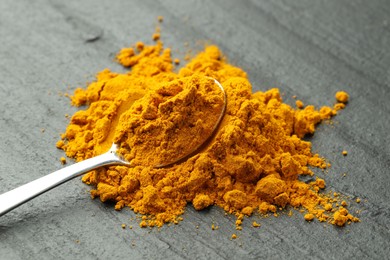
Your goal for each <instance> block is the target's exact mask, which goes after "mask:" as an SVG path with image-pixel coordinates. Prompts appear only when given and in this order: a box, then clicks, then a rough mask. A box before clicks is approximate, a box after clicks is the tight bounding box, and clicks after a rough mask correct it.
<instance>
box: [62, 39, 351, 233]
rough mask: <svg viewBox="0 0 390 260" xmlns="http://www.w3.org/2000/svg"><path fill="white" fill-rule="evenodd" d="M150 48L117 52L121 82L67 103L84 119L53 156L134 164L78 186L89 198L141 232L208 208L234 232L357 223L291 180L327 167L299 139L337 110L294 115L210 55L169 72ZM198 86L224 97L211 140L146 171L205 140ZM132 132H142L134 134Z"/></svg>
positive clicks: (167, 56) (205, 112) (104, 76)
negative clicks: (288, 210)
mask: <svg viewBox="0 0 390 260" xmlns="http://www.w3.org/2000/svg"><path fill="white" fill-rule="evenodd" d="M158 33H159V32H158ZM153 38H154V39H155V40H156V41H157V42H156V44H155V45H152V46H147V45H145V44H143V43H137V44H136V45H134V46H132V47H129V48H124V49H122V50H121V51H120V52H119V54H118V55H117V60H118V62H119V63H120V64H122V65H123V66H125V67H128V68H129V70H128V71H127V72H126V73H115V72H111V71H110V70H108V69H106V70H103V71H102V72H100V73H98V74H97V76H96V81H94V82H92V83H91V84H89V86H88V87H87V88H86V89H81V88H78V89H76V90H75V92H74V95H73V96H72V97H71V100H72V104H73V105H75V106H82V105H83V106H86V109H85V110H79V111H78V112H76V113H75V114H74V115H73V116H72V118H71V120H70V123H69V125H68V127H67V129H66V131H65V133H64V134H63V135H62V140H60V141H59V142H58V143H57V147H58V148H60V149H63V150H64V151H65V153H66V155H67V156H68V157H71V158H74V159H75V160H76V161H81V160H84V159H87V158H90V157H93V156H96V155H99V154H102V153H103V152H105V151H107V150H108V149H109V147H110V146H111V143H113V142H116V143H118V145H119V146H120V149H119V152H120V153H121V154H123V155H124V156H125V158H127V159H128V160H131V161H132V163H133V167H125V166H110V167H102V168H100V169H97V170H94V171H91V172H89V173H87V174H86V175H85V176H84V177H83V178H82V180H83V181H84V182H85V183H87V184H89V185H92V186H93V187H94V189H92V190H91V195H92V197H93V198H96V197H99V198H100V200H101V201H103V202H104V201H108V200H110V201H114V202H116V205H115V209H117V210H120V209H122V208H123V207H130V208H131V209H132V210H133V211H134V212H136V213H140V214H143V215H144V217H143V218H142V221H141V223H140V226H141V227H147V226H162V225H163V224H164V223H167V222H173V223H177V222H178V221H180V220H181V218H179V216H180V215H181V214H182V213H183V212H184V210H185V207H186V205H187V204H189V203H192V205H193V206H194V208H195V209H196V210H202V209H204V208H207V207H210V206H212V205H217V206H219V207H221V208H223V209H224V210H225V211H226V212H228V213H231V214H235V215H236V216H237V220H238V222H237V223H236V225H237V229H241V223H242V220H243V219H244V216H250V215H252V213H253V212H259V213H263V214H267V212H272V213H275V214H276V212H277V211H278V209H279V208H285V207H287V206H288V205H290V206H292V207H294V208H300V207H301V208H304V209H305V211H306V212H307V214H308V215H306V216H305V219H307V220H313V219H314V218H316V219H318V220H319V221H328V222H330V223H333V224H335V225H339V226H342V225H344V224H345V223H346V222H347V221H354V222H355V221H358V219H357V218H355V217H353V216H352V215H350V214H349V213H348V211H347V210H346V209H345V208H342V209H340V210H338V211H336V212H335V213H334V214H333V215H332V214H331V212H330V210H331V209H332V202H334V201H335V200H336V199H335V198H330V196H327V195H325V194H322V193H321V192H320V190H321V189H324V188H325V181H324V180H322V179H317V180H316V181H314V182H312V183H308V184H307V183H305V182H302V181H300V180H299V178H298V177H299V176H300V175H313V172H312V170H311V169H310V168H313V167H318V168H322V169H324V168H326V167H328V163H327V162H326V161H325V159H323V158H322V157H320V156H319V155H318V154H314V153H312V151H311V143H310V142H309V141H304V140H303V139H302V138H303V137H304V136H305V135H306V134H313V133H314V132H315V126H316V125H317V124H318V123H320V122H321V121H322V120H325V119H329V118H331V117H333V116H335V115H336V114H337V111H338V110H339V109H341V108H344V106H341V105H338V106H337V107H333V108H331V107H326V106H325V107H322V108H320V109H316V108H315V107H314V106H311V105H308V106H306V107H303V103H302V109H298V110H296V109H294V108H292V107H291V106H289V105H287V104H285V103H283V101H282V98H281V95H280V92H279V90H278V89H276V88H274V89H270V90H268V91H265V92H260V91H259V92H255V93H253V92H252V86H251V83H250V82H249V80H248V78H247V75H246V73H245V72H244V71H243V70H242V69H240V68H238V67H235V66H233V65H231V64H229V63H228V62H227V59H226V57H225V56H223V54H222V53H221V51H220V50H219V49H218V47H217V46H208V47H206V48H205V49H204V51H203V52H200V53H199V54H198V55H197V56H195V57H194V58H193V59H192V60H190V61H189V62H188V63H187V64H186V65H185V66H184V67H183V68H181V69H180V70H179V71H178V72H175V71H174V66H173V62H172V58H171V50H170V49H169V48H164V47H163V44H162V42H161V41H160V40H159V37H155V36H154V37H153ZM205 77H211V78H215V79H217V80H218V81H219V82H221V84H222V85H223V87H224V89H225V92H226V94H227V108H226V113H225V115H224V118H223V120H222V122H221V124H220V125H219V127H218V129H217V131H216V133H215V135H214V136H213V138H212V139H211V140H210V141H209V142H208V143H206V145H205V146H204V147H203V148H202V149H201V150H200V151H199V152H198V153H196V154H193V155H192V156H191V157H190V158H188V159H187V160H185V161H182V162H180V163H177V164H175V165H173V166H170V167H165V168H154V167H153V166H154V165H156V164H158V163H161V162H164V161H169V160H170V157H174V158H175V157H177V156H179V157H180V154H181V153H182V151H183V150H185V149H188V148H189V147H193V146H194V144H193V143H197V142H199V138H204V137H205V136H208V135H209V134H210V124H209V123H210V122H213V120H215V114H216V111H217V110H218V107H219V106H220V105H221V98H220V97H218V95H217V94H216V92H215V91H214V90H213V88H212V87H211V86H212V84H209V83H210V82H203V83H204V84H203V83H202V84H201V81H202V80H203V81H204V80H206V81H207V79H206V78H205ZM197 86H198V87H197ZM199 86H201V87H199ZM337 99H338V100H339V101H340V102H346V100H347V99H346V98H345V96H344V97H343V98H341V97H339V96H338V97H337ZM338 104H342V105H344V103H338ZM297 106H298V107H301V104H298V105H297ZM162 119H168V120H165V121H162ZM180 124H181V126H182V128H177V126H178V125H180ZM140 125H142V131H139V132H134V129H135V127H139V126H140ZM178 129H181V130H180V131H178ZM151 136H153V137H155V138H152V139H153V140H154V141H150V140H151V139H150V137H151ZM156 136H157V137H156ZM156 140H157V141H156ZM253 223H255V222H253ZM253 225H254V226H258V224H253ZM235 237H236V236H235V235H232V238H233V239H234V238H235Z"/></svg>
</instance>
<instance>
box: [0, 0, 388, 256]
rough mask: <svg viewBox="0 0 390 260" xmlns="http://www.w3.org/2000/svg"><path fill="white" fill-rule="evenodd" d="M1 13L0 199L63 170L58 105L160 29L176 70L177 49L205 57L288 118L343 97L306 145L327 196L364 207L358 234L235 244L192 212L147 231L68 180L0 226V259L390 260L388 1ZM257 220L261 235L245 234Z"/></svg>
mask: <svg viewBox="0 0 390 260" xmlns="http://www.w3.org/2000/svg"><path fill="white" fill-rule="evenodd" d="M0 11H1V15H0V78H1V80H0V100H1V102H0V184H1V185H0V193H3V192H6V191H8V190H10V189H12V188H15V187H17V186H19V185H21V184H23V183H26V182H28V181H31V180H33V179H36V178H38V177H40V176H43V175H45V174H47V173H50V172H52V171H54V170H56V169H59V168H61V167H62V165H61V163H60V161H59V158H60V157H61V156H63V153H62V152H61V151H59V150H57V149H56V148H55V143H56V141H57V139H58V138H59V134H60V133H61V132H63V131H64V129H65V127H66V125H67V120H68V119H66V118H65V114H72V113H74V111H76V109H75V108H72V107H70V105H69V100H68V99H67V98H65V97H63V96H62V94H63V93H68V92H69V93H70V92H72V90H73V89H75V88H76V87H78V86H85V83H86V82H87V81H91V80H92V79H93V76H94V74H95V73H96V72H98V71H100V70H102V69H104V68H106V67H109V68H111V69H112V70H115V71H121V70H122V68H121V67H120V66H119V65H117V64H115V62H113V58H114V55H115V53H116V52H117V51H118V50H119V49H120V48H122V47H125V46H128V45H130V44H133V43H135V42H136V41H139V40H141V41H145V42H147V43H151V35H152V33H153V32H154V29H155V26H156V23H157V22H156V21H157V19H156V18H157V16H159V15H162V16H164V18H165V19H164V22H163V24H162V40H163V41H164V43H165V45H166V46H169V47H172V49H173V53H174V57H178V58H181V59H182V58H183V57H184V54H185V52H186V47H185V45H184V43H185V42H188V43H189V47H190V48H191V49H192V50H194V51H196V50H199V49H201V48H202V45H203V43H205V42H212V43H215V44H217V45H218V46H220V47H221V48H222V50H223V51H224V53H225V54H226V55H227V56H228V57H229V60H230V62H231V63H233V64H235V65H237V66H239V67H241V68H243V69H244V70H245V71H247V72H248V75H249V77H250V79H251V81H252V83H253V86H254V88H255V89H257V90H266V89H269V88H271V87H278V88H280V89H281V92H282V93H283V94H284V98H285V100H286V102H287V103H289V104H294V100H293V99H292V96H293V95H297V96H298V98H299V99H301V100H302V101H303V102H304V103H305V104H314V105H316V106H321V105H327V104H328V105H331V104H333V102H334V94H335V92H336V91H337V90H341V89H342V90H346V91H347V92H348V93H350V96H351V101H350V103H349V104H348V106H347V108H346V109H345V110H344V111H342V112H341V113H340V115H339V116H337V117H336V118H335V120H334V124H333V125H326V124H324V125H321V126H320V127H319V129H318V132H317V133H316V134H315V136H314V137H313V138H311V141H312V142H313V150H314V151H317V152H320V154H321V155H323V156H325V157H326V158H328V159H329V161H330V162H331V163H332V168H330V170H329V171H328V173H322V172H318V175H319V176H323V177H324V178H325V180H326V181H327V190H332V191H339V192H342V193H343V194H346V195H349V196H351V198H356V197H359V198H361V199H362V202H361V203H360V204H359V205H357V204H356V203H355V204H354V203H352V205H351V208H352V209H353V210H361V214H360V218H361V220H362V222H361V223H358V224H351V225H349V226H347V227H345V228H337V227H334V226H331V225H324V224H323V223H319V222H317V221H314V222H312V223H307V222H306V221H304V220H303V215H302V214H300V213H299V212H296V211H294V214H293V216H292V217H287V216H286V214H282V215H281V216H280V217H278V218H277V219H275V218H273V217H270V218H266V219H261V218H259V217H257V216H254V217H253V218H252V219H250V220H245V221H244V224H243V226H244V229H243V231H236V230H235V225H234V221H235V219H234V218H233V217H231V216H224V213H223V211H222V210H221V209H217V208H212V209H211V210H207V211H202V212H196V211H195V210H194V209H193V208H191V207H188V209H187V211H186V213H185V215H184V221H183V222H181V223H180V224H179V225H172V226H165V227H163V228H162V229H161V230H158V229H152V230H150V229H141V228H139V227H138V221H137V220H135V219H134V218H135V215H134V214H133V213H132V212H131V211H130V210H122V211H121V212H116V211H114V210H113V205H110V204H102V203H101V202H100V201H98V200H91V199H90V197H89V193H88V191H89V187H88V186H86V185H84V184H83V183H81V181H80V180H79V179H75V180H72V181H70V182H68V183H66V184H64V185H62V186H60V187H58V188H56V189H54V190H52V191H50V192H48V193H46V194H44V195H42V196H40V197H38V198H36V199H34V200H32V201H30V202H28V203H26V204H24V205H23V206H21V207H19V208H17V209H15V210H14V211H12V212H10V213H8V214H6V215H4V216H2V217H1V218H0V258H1V259H54V258H56V259H121V258H122V259H145V258H152V259H153V258H160V259H180V258H188V259H226V258H232V259H251V258H253V259H260V258H273V259H276V258H292V259H296V258H301V257H310V258H315V259H317V258H318V259H340V258H356V259H362V258H374V259H384V258H387V257H388V256H389V254H390V250H389V248H390V238H389V236H390V235H389V229H390V219H389V216H390V206H389V202H388V199H389V197H390V189H389V187H390V181H389V177H388V175H389V168H390V160H389V158H390V141H389V140H390V139H389V134H388V130H389V128H390V123H389V113H390V102H389V100H390V94H389V86H390V76H389V75H390V69H389V68H390V16H389V13H390V3H389V1H386V0H373V1H368V2H367V1H363V0H358V1H347V0H345V1H340V0H331V1H309V0H299V1H232V0H229V1H223V0H218V1H212V2H211V1H152V0H145V1H125V0H122V1H101V0H88V1H81V2H80V1H58V0H56V1H44V0H39V1H27V0H24V1H12V0H2V1H0ZM199 40H202V41H201V42H199ZM42 129H44V131H42ZM342 150H347V151H348V155H347V156H345V157H344V156H342V155H341V151H342ZM343 173H346V176H345V177H342V175H343ZM253 220H256V221H257V222H260V223H261V224H262V226H261V227H260V228H258V229H255V228H253V227H251V223H252V221H253ZM122 223H125V224H127V225H132V226H133V229H131V230H130V229H129V228H127V229H125V230H123V229H122V228H121V224H122ZM212 224H215V225H218V226H219V229H218V230H214V231H213V230H211V225H212ZM196 226H199V228H196ZM233 233H236V234H237V235H238V238H237V239H235V240H233V241H231V240H230V237H231V235H232V234H233Z"/></svg>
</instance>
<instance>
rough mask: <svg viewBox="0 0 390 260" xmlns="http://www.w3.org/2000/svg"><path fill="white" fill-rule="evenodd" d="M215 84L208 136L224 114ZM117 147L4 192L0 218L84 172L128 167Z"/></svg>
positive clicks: (1, 196)
mask: <svg viewBox="0 0 390 260" xmlns="http://www.w3.org/2000/svg"><path fill="white" fill-rule="evenodd" d="M213 80H214V81H215V83H216V85H217V86H218V87H219V88H220V89H221V91H222V94H223V99H224V101H223V102H224V103H223V107H222V109H221V113H220V115H219V118H218V120H217V122H215V125H214V128H213V129H212V132H211V133H210V136H211V135H212V134H213V133H214V132H215V130H216V129H217V127H218V125H219V123H220V122H221V120H222V118H223V115H224V113H225V109H226V93H225V90H224V89H223V87H222V85H221V84H220V83H219V82H218V81H217V80H215V79H213ZM210 136H207V137H206V138H205V139H204V140H202V142H201V143H199V145H198V146H197V147H196V148H194V150H192V151H190V152H189V153H188V154H187V156H188V155H190V154H193V153H194V152H195V151H196V150H197V149H198V148H199V147H200V146H201V145H202V144H204V143H205V142H206V141H207V140H208V139H209V137H210ZM116 151H117V145H116V144H115V143H114V144H113V145H112V146H111V149H110V150H109V151H108V152H106V153H104V154H101V155H99V156H96V157H93V158H90V159H87V160H84V161H81V162H79V163H75V164H73V165H70V166H68V167H65V168H62V169H61V170H58V171H55V172H53V173H50V174H48V175H46V176H43V177H41V178H39V179H36V180H34V181H31V182H29V183H27V184H24V185H22V186H20V187H18V188H15V189H13V190H11V191H8V192H5V193H3V194H1V195H0V216H2V215H4V214H6V213H7V212H9V211H11V210H12V209H14V208H16V207H18V206H20V205H22V204H23V203H25V202H27V201H29V200H31V199H33V198H35V197H37V196H39V195H41V194H42V193H44V192H46V191H48V190H50V189H52V188H54V187H56V186H58V185H60V184H62V183H64V182H66V181H69V180H70V179H73V178H75V177H77V176H80V175H82V174H84V173H86V172H89V171H91V170H94V169H96V168H99V167H102V166H108V165H125V166H130V162H128V161H126V160H124V159H123V158H122V156H121V155H119V154H118V153H117V152H116ZM182 159H183V156H182V157H180V158H177V160H175V161H173V162H168V163H165V164H160V165H157V166H156V167H165V166H168V165H172V164H174V163H176V162H178V161H180V160H182Z"/></svg>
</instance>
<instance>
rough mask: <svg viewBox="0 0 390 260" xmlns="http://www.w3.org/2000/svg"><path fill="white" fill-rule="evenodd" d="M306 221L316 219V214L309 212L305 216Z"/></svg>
mask: <svg viewBox="0 0 390 260" xmlns="http://www.w3.org/2000/svg"><path fill="white" fill-rule="evenodd" d="M304 218H305V220H306V221H312V220H313V219H314V215H313V214H311V213H308V214H306V215H305V216H304Z"/></svg>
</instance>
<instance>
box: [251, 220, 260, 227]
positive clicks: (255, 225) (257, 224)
mask: <svg viewBox="0 0 390 260" xmlns="http://www.w3.org/2000/svg"><path fill="white" fill-rule="evenodd" d="M252 226H253V227H255V228H256V227H260V226H261V224H259V223H257V222H256V221H253V223H252Z"/></svg>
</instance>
